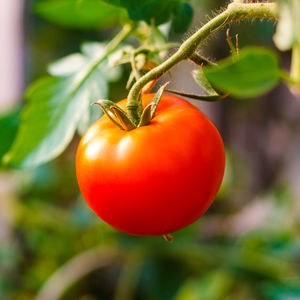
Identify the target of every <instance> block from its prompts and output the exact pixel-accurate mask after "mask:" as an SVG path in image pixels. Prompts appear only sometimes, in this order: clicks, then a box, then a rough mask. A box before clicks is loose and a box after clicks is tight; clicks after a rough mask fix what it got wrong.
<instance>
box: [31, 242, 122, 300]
mask: <svg viewBox="0 0 300 300" xmlns="http://www.w3.org/2000/svg"><path fill="white" fill-rule="evenodd" d="M122 258H123V253H122V254H121V253H120V252H119V251H117V250H116V249H113V248H107V247H96V248H94V249H89V250H87V251H85V252H82V253H80V254H79V255H77V256H75V257H74V258H73V259H71V260H70V261H69V262H67V263H66V264H65V265H63V266H62V267H61V268H59V269H58V270H57V271H56V272H55V273H54V274H53V275H52V276H51V277H50V278H49V279H48V280H47V281H46V283H45V284H44V286H43V287H42V288H41V290H40V291H39V293H38V295H37V297H36V300H57V299H60V298H61V296H62V295H63V294H64V293H65V291H66V290H67V289H68V288H69V287H70V286H72V285H73V284H74V283H75V282H77V281H78V280H79V279H80V278H82V277H84V276H86V275H87V274H89V273H90V272H92V271H94V270H97V269H99V268H101V267H105V266H107V265H109V264H111V263H114V262H116V261H119V260H120V259H122Z"/></svg>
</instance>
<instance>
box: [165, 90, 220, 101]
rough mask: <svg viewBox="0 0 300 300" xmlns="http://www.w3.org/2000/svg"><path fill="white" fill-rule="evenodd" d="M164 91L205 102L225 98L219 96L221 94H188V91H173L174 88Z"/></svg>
mask: <svg viewBox="0 0 300 300" xmlns="http://www.w3.org/2000/svg"><path fill="white" fill-rule="evenodd" d="M166 92H169V93H172V94H175V95H179V96H183V97H188V98H191V99H195V100H202V101H207V102H215V101H220V100H222V99H224V98H225V96H221V95H196V94H190V93H185V92H180V91H174V90H166Z"/></svg>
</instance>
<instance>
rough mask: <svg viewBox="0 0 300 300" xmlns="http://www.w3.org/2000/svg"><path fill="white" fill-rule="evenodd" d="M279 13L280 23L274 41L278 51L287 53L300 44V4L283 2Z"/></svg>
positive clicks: (295, 1)
mask: <svg viewBox="0 0 300 300" xmlns="http://www.w3.org/2000/svg"><path fill="white" fill-rule="evenodd" d="M278 11H279V21H278V24H277V28H276V33H275V35H274V37H273V40H274V43H275V45H276V46H277V48H278V49H280V50H281V51H286V50H289V49H291V48H292V47H293V46H294V45H295V44H299V43H300V18H299V14H300V2H299V0H281V1H279V10H278Z"/></svg>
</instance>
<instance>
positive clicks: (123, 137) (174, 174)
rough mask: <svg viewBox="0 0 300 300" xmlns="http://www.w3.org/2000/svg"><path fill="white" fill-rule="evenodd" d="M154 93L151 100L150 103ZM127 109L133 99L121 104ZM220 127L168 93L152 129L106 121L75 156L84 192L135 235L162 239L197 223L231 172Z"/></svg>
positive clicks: (103, 215) (95, 206) (145, 98)
mask: <svg viewBox="0 0 300 300" xmlns="http://www.w3.org/2000/svg"><path fill="white" fill-rule="evenodd" d="M153 97H154V94H147V95H144V96H143V98H142V100H143V106H146V105H147V104H148V103H150V102H151V100H152V99H153ZM118 105H119V106H120V107H121V108H123V109H124V110H125V108H126V100H123V101H121V102H119V103H118ZM224 164H225V155H224V146H223V143H222V139H221V137H220V135H219V133H218V131H217V129H216V128H215V126H214V125H213V124H212V123H211V122H210V121H209V120H208V119H207V118H206V117H205V116H204V114H202V113H201V112H200V111H199V110H198V109H197V108H196V107H194V106H193V105H191V104H190V103H188V102H187V101H185V100H183V99H181V98H178V97H175V96H171V95H167V94H164V95H163V96H162V98H161V100H160V103H159V105H158V108H157V110H156V113H155V116H154V118H153V119H152V121H151V123H150V124H149V125H147V126H143V127H139V128H136V129H134V130H131V131H125V130H121V129H120V128H119V127H117V126H116V125H115V124H113V122H111V120H109V119H108V117H107V116H103V117H102V118H101V119H100V120H98V121H97V122H95V123H94V124H93V125H92V126H91V127H90V128H89V129H88V130H87V132H86V133H85V134H84V136H83V137H82V139H81V141H80V144H79V147H78V151H77V155H76V173H77V178H78V183H79V186H80V189H81V192H82V194H83V196H84V198H85V200H86V201H87V203H88V204H89V206H90V207H91V208H92V209H93V210H94V212H95V213H96V214H97V215H98V216H99V217H100V218H101V219H103V220H104V221H105V222H107V223H108V224H110V225H111V226H113V227H114V228H116V229H118V230H120V231H123V232H126V233H130V234H134V235H163V234H168V233H171V232H174V231H176V230H178V229H181V228H183V227H185V226H187V225H189V224H191V223H193V222H194V221H196V220H197V219H198V218H199V217H200V216H201V215H202V214H203V213H204V212H205V211H206V210H207V208H208V207H209V206H210V205H211V203H212V201H213V200H214V198H215V196H216V194H217V192H218V190H219V187H220V184H221V182H222V178H223V174H224Z"/></svg>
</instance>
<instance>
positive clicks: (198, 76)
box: [193, 68, 219, 96]
mask: <svg viewBox="0 0 300 300" xmlns="http://www.w3.org/2000/svg"><path fill="white" fill-rule="evenodd" d="M193 77H194V79H195V81H196V82H197V83H198V84H199V85H200V86H201V87H202V88H203V89H204V90H205V91H206V92H207V93H208V94H209V95H214V96H219V94H218V93H217V92H216V91H215V90H214V88H213V87H212V86H211V84H210V82H209V81H208V80H207V78H206V76H205V74H204V72H203V68H199V69H197V70H194V71H193Z"/></svg>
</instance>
